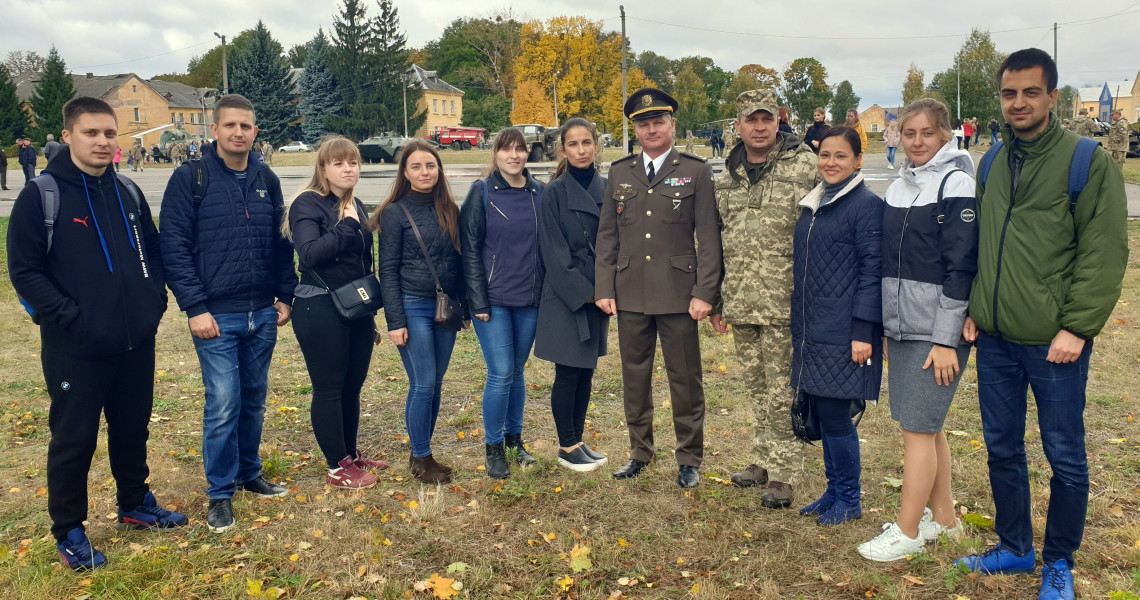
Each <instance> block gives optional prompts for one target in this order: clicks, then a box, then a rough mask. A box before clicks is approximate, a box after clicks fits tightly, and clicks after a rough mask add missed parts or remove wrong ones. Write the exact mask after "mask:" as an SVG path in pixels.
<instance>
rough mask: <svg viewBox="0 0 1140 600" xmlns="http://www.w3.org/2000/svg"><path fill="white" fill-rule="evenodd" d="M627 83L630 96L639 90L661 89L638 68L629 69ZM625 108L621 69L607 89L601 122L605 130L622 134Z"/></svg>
mask: <svg viewBox="0 0 1140 600" xmlns="http://www.w3.org/2000/svg"><path fill="white" fill-rule="evenodd" d="M626 82H627V83H626V87H628V88H629V89H627V90H626V92H627V93H630V94H632V93H633V92H635V91H637V89H638V88H643V87H651V88H655V87H659V86H658V85H657V84H656V83H654V82H652V81H650V80H649V79H646V77H645V73H643V72H642V71H641V69H638V68H637V67H630V68H629V73H628V74H627V79H626ZM624 106H625V98H624V97H622V95H621V71H620V69H619V71H618V74H617V75H615V76H614V78H613V81H611V82H610V86H609V87H608V88H606V94H605V97H604V102H603V104H602V120H601V121H599V124H601V125H604V126H605V130H606V131H608V132H609V133H615V134H616V133H620V132H621V118H622V108H623V107H624ZM631 133H632V132H631Z"/></svg>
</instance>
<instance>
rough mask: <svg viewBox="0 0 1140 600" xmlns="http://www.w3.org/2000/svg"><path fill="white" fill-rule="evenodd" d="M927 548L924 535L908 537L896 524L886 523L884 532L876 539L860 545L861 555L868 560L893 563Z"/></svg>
mask: <svg viewBox="0 0 1140 600" xmlns="http://www.w3.org/2000/svg"><path fill="white" fill-rule="evenodd" d="M924 547H925V544H924V542H923V541H922V535H921V534H919V537H917V538H912V537H907V535H906V534H905V533H903V532H902V530H901V529H899V526H898V525H896V524H895V523H884V524H883V532H882V533H880V534H879V535H877V536H875V539H873V540H871V541H869V542H864V543H862V544H859V554H862V555H863V558H866V559H868V560H874V561H877V562H891V561H895V560H901V559H904V558H906V557H908V556H910V555H911V554H918V553H919V552H922V550H923V548H924Z"/></svg>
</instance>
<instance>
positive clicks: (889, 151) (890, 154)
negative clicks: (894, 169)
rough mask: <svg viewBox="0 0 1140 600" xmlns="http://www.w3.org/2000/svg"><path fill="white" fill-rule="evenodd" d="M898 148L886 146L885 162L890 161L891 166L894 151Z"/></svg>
mask: <svg viewBox="0 0 1140 600" xmlns="http://www.w3.org/2000/svg"><path fill="white" fill-rule="evenodd" d="M898 149H899V147H898V146H887V162H889V163H891V166H894V164H895V152H898Z"/></svg>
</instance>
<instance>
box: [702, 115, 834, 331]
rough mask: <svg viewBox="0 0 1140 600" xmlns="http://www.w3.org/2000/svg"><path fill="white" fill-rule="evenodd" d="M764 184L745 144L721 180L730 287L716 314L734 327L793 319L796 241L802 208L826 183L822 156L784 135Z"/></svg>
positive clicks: (718, 191) (727, 283) (719, 195)
mask: <svg viewBox="0 0 1140 600" xmlns="http://www.w3.org/2000/svg"><path fill="white" fill-rule="evenodd" d="M778 135H779V137H778V138H777V140H776V147H775V148H773V149H772V152H771V154H769V155H768V161H767V166H766V167H765V168H764V172H763V173H762V174H761V176H760V179H759V180H758V181H757V182H756V183H755V184H752V183H750V181H749V179H748V172H747V170H746V167H745V164H744V163H745V148H744V144H739V145H737V147H736V148H734V149H733V151H732V153H730V154H729V156H728V160H727V161H726V163H725V165H726V169H725V171H724V172H723V173H721V175H720V176H719V177H718V178H717V179H716V204H717V209H718V210H719V211H720V218H721V220H722V221H723V223H724V229H723V231H722V232H721V242H722V246H723V248H724V281H723V282H722V284H721V298H720V300H721V301H720V302H718V303H716V306H715V308H714V313H721V314H723V315H724V319H725V321H727V322H729V323H738V324H748V325H770V324H772V322H773V321H781V322H786V321H788V320H789V319H790V318H791V313H790V311H791V297H792V237H793V235H794V233H795V230H796V221H797V219H798V218H799V215H800V207H799V206H798V203H799V201H800V200H802V199H803V197H804V196H806V195H807V194H808V193H809V192H811V190H812V189H813V188H814V187H815V186H816V184H817V183H819V181H820V176H819V170H818V168H817V167H816V162H817V161H816V156H815V153H813V152H812V151H811V149H810V148H808V147H807V146H806V145H804V144H803V143H802V142H800V140H799V138H797V137H796V136H794V135H792V134H790V133H783V132H781V133H779V134H778Z"/></svg>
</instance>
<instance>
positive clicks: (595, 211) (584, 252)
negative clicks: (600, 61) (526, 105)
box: [534, 118, 609, 471]
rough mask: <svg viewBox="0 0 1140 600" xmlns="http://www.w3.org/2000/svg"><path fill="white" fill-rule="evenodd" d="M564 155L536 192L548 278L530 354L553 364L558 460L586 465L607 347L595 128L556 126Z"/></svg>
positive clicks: (592, 457) (596, 457) (591, 464)
mask: <svg viewBox="0 0 1140 600" xmlns="http://www.w3.org/2000/svg"><path fill="white" fill-rule="evenodd" d="M561 138H562V154H563V156H564V158H563V159H562V162H561V163H559V165H558V170H557V171H555V173H554V178H553V180H552V181H551V182H550V185H548V186H546V190H545V191H543V193H542V220H541V222H540V224H539V233H538V236H539V242H540V244H541V247H542V260H543V262H544V263H545V265H546V272H547V277H546V280H545V284H544V285H543V289H542V301H541V303H540V304H539V306H538V325H539V326H538V336H537V337H536V338H535V342H534V355H535V356H536V357H538V358H541V359H544V360H549V361H550V362H553V363H554V386H553V387H552V388H551V390H550V410H551V412H552V413H553V414H554V426H555V429H557V431H558V445H559V450H558V463H559V464H561V465H562V466H564V467H566V468H568V469H572V470H574V471H592V470H594V469H596V468H598V467H600V466H602V465H604V464H605V463H606V456H605V455H604V454H601V453H598V452H595V451H594V450H592V449H591V448H590V447H589V446H587V445H586V444H585V442H583V441H582V433H583V432H584V431H585V422H586V407H587V406H589V404H590V389H591V387H592V385H593V377H594V369H595V368H597V366H598V357H599V356H604V355H605V353H606V336H607V333H608V331H609V316H608V315H606V314H605V313H603V312H602V311H601V310H600V309H599V308H598V307H597V306H595V305H594V239H595V238H596V237H597V235H598V216H599V214H600V211H601V206H602V195H603V193H604V192H605V189H606V178H605V177H602V175H601V173H599V172H598V170H597V169H596V168H595V167H594V156H595V155H596V154H597V152H598V131H597V129H595V127H594V125H593V123H590V122H589V121H587V120H585V119H581V118H574V119H570V120H569V121H566V124H564V125H563V126H562V131H561Z"/></svg>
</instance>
